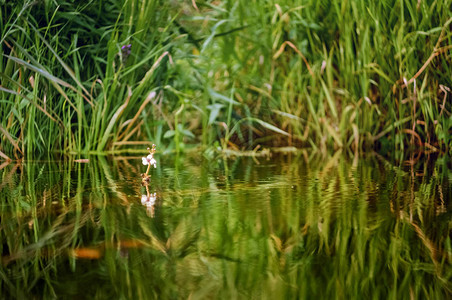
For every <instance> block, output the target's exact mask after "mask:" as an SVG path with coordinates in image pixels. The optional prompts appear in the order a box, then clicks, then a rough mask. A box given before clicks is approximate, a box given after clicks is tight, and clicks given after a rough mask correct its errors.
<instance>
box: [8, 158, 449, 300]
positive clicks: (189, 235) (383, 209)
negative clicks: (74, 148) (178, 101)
mask: <svg viewBox="0 0 452 300" xmlns="http://www.w3.org/2000/svg"><path fill="white" fill-rule="evenodd" d="M292 159H293V161H292V162H291V163H287V162H283V160H282V159H281V160H277V159H274V160H273V161H271V162H270V164H271V165H268V163H265V162H261V163H262V165H260V166H253V165H252V164H251V163H249V162H250V161H247V160H244V159H237V160H236V161H234V162H229V161H226V162H221V165H220V168H218V166H214V165H212V164H210V165H209V164H207V163H204V164H198V163H195V164H191V163H188V162H187V161H188V159H187V160H184V161H182V162H179V163H180V165H179V167H178V168H176V169H165V170H163V173H161V175H159V176H153V182H152V183H151V186H152V187H153V188H155V189H156V190H157V191H158V192H159V195H160V196H159V200H158V201H157V208H156V214H155V219H151V218H149V217H148V216H147V215H146V211H145V208H143V207H142V206H141V205H140V200H139V197H140V195H141V189H142V187H141V186H140V179H139V177H137V174H139V171H138V170H139V167H137V166H136V165H135V164H131V162H127V161H115V162H113V163H110V162H109V163H107V162H106V161H105V159H103V158H100V159H99V160H91V163H90V164H89V165H76V166H73V165H71V164H64V165H63V164H61V165H54V164H50V163H49V164H28V163H27V164H25V165H24V166H8V167H6V168H5V169H3V170H2V171H1V172H2V173H1V177H2V182H5V183H6V184H4V185H3V186H2V190H1V191H0V195H1V223H0V226H1V231H0V237H1V240H2V243H1V245H2V246H1V247H2V258H3V259H2V262H3V264H2V267H1V269H0V276H1V278H2V280H1V282H2V283H1V285H0V286H1V290H2V295H11V296H12V295H15V296H24V297H25V296H27V295H29V294H36V293H43V294H45V295H48V296H51V295H53V294H54V293H55V294H57V295H63V294H65V295H90V296H92V297H94V296H97V297H98V298H105V297H112V296H113V297H118V296H122V297H125V298H141V299H149V298H157V297H159V298H187V297H189V296H192V297H193V298H205V297H207V298H211V297H222V298H236V297H240V298H274V297H276V296H278V297H288V298H289V297H290V298H309V297H320V298H352V297H353V298H363V297H366V296H371V297H374V298H382V297H384V298H388V297H391V298H407V297H408V296H407V295H413V296H414V297H415V298H425V297H427V295H428V296H429V297H431V298H444V296H447V294H450V291H451V284H450V279H451V275H452V270H451V266H450V265H451V255H452V254H451V253H452V251H451V247H450V238H449V236H450V226H451V222H450V212H448V211H447V205H449V203H447V199H449V198H450V197H449V198H448V195H450V192H449V187H448V186H446V185H445V184H446V183H447V181H446V182H443V181H442V180H441V178H442V177H441V176H439V175H433V176H429V177H425V178H414V179H415V180H416V181H417V182H416V185H415V186H413V185H412V183H413V182H412V180H411V177H410V172H405V171H403V170H401V169H398V168H395V169H389V168H385V170H379V169H378V168H375V162H370V164H371V165H373V166H374V167H369V166H368V165H366V164H364V163H361V162H358V163H355V164H354V165H351V164H348V163H346V162H345V160H344V159H343V158H342V157H340V156H335V157H333V158H331V159H329V160H328V163H327V164H322V163H319V160H317V158H315V157H314V158H311V161H310V162H309V163H304V162H302V161H300V160H298V159H297V158H292ZM195 162H196V161H195ZM266 164H267V165H268V166H266ZM14 168H16V169H14ZM134 168H135V169H134ZM60 169H62V170H63V171H61V172H60V171H59V170H60ZM18 170H20V172H19V171H18ZM435 170H437V169H435ZM157 171H158V172H159V170H158V169H157ZM435 172H437V171H435ZM443 172H447V170H443ZM212 174H216V175H218V174H222V176H221V177H220V176H216V175H215V176H212ZM169 175H170V176H169ZM217 177H218V178H217ZM118 178H121V180H118ZM133 178H135V180H136V183H133V182H134V181H133ZM130 179H132V181H130ZM14 182H21V184H19V185H14V184H13V183H14ZM123 182H125V184H124V183H123ZM44 183H47V184H44ZM186 183H191V184H190V185H191V186H190V189H185V187H186V186H187V185H186ZM177 186H179V188H183V190H179V189H178V188H176V187H177ZM440 186H441V191H442V192H441V193H442V195H443V196H442V197H443V198H442V201H443V202H444V201H446V202H445V207H443V208H441V197H440V196H439V192H438V191H439V187H440ZM11 196H13V197H11ZM444 199H446V200H444ZM73 249H76V250H73ZM88 250H93V251H94V253H97V254H98V255H99V259H91V260H89V259H85V260H83V259H76V258H74V257H73V255H71V254H74V251H75V253H78V255H79V256H83V255H87V254H86V252H85V254H80V253H83V251H88ZM96 251H97V252H96ZM97 254H96V255H97ZM93 258H94V257H93ZM91 286H93V288H91Z"/></svg>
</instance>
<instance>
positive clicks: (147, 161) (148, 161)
mask: <svg viewBox="0 0 452 300" xmlns="http://www.w3.org/2000/svg"><path fill="white" fill-rule="evenodd" d="M141 161H142V162H143V165H145V166H146V165H152V166H154V168H157V161H156V160H155V159H154V156H153V155H152V154H149V155H148V156H146V157H142V158H141Z"/></svg>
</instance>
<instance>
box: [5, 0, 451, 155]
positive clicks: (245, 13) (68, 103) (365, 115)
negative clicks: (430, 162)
mask: <svg viewBox="0 0 452 300" xmlns="http://www.w3.org/2000/svg"><path fill="white" fill-rule="evenodd" d="M451 4H452V3H451V1H449V0H439V1H417V0H384V1H368V0H355V1H339V0H331V1H317V0H300V1H257V0H254V1H248V0H247V1H245V0H238V1H232V0H224V1H219V0H215V1H195V0H193V1H176V0H173V1H156V0H128V1H125V0H107V1H92V0H91V1H89V0H84V1H61V0H41V1H30V0H23V1H3V2H2V5H1V8H0V16H1V18H0V19H1V21H0V55H1V56H0V155H1V156H2V157H3V158H6V157H10V158H14V157H22V156H26V155H31V154H35V155H36V154H37V153H49V152H54V151H62V152H66V153H104V152H106V151H109V152H118V151H132V150H134V149H137V148H141V149H142V148H143V145H147V144H150V143H152V142H153V143H156V144H158V145H162V146H163V145H164V147H165V149H167V150H168V151H172V150H176V151H183V150H185V149H187V148H191V147H193V146H202V147H203V149H206V148H212V147H215V148H216V149H220V148H221V149H223V150H225V149H229V150H250V149H256V147H281V146H295V147H312V148H313V149H315V150H317V149H319V150H322V151H325V150H327V149H338V148H345V149H350V150H353V151H359V150H363V149H368V148H374V149H378V150H379V151H381V152H383V153H385V152H389V151H393V150H395V149H397V150H404V149H407V148H414V147H416V148H421V149H424V150H428V151H449V149H450V145H451V140H450V138H449V136H450V133H451V127H452V117H451V111H452V107H451V104H450V103H451V101H450V97H451V95H450V93H451V90H450V89H451V87H452V82H451V81H452V79H451V78H452V70H451V68H452V67H451V65H452V64H451V51H452V34H451V22H452V9H451V8H452V7H451Z"/></svg>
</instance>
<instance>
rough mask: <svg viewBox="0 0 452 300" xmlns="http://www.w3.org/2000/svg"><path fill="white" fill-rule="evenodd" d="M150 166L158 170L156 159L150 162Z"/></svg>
mask: <svg viewBox="0 0 452 300" xmlns="http://www.w3.org/2000/svg"><path fill="white" fill-rule="evenodd" d="M149 164H151V165H153V166H154V168H157V161H156V160H155V159H154V158H152V159H151V161H150V162H149Z"/></svg>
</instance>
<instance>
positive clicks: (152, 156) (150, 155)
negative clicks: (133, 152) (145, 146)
mask: <svg viewBox="0 0 452 300" xmlns="http://www.w3.org/2000/svg"><path fill="white" fill-rule="evenodd" d="M146 159H147V161H148V162H149V161H151V160H153V159H154V155H152V154H149V155H148V156H146Z"/></svg>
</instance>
